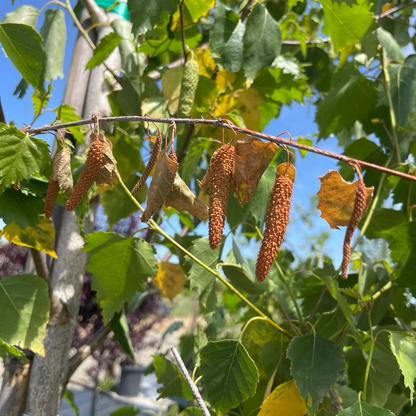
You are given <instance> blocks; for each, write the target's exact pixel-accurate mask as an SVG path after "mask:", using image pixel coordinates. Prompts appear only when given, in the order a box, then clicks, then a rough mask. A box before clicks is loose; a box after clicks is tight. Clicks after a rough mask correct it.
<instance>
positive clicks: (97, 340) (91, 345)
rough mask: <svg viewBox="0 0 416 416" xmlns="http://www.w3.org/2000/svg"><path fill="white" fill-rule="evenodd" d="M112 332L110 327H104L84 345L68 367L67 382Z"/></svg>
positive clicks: (71, 359)
mask: <svg viewBox="0 0 416 416" xmlns="http://www.w3.org/2000/svg"><path fill="white" fill-rule="evenodd" d="M110 332H111V328H110V326H109V325H106V326H102V327H101V328H100V329H99V330H98V331H97V332H96V333H95V334H94V335H93V336H92V338H91V339H90V340H89V341H88V342H87V343H86V344H85V345H83V346H82V347H81V348H80V349H79V350H78V351H77V352H76V353H75V355H74V356H73V357H71V358H70V360H69V366H68V374H67V381H69V379H70V378H71V376H72V374H74V372H75V370H76V369H77V368H78V367H79V366H80V365H81V364H82V363H83V361H84V360H85V359H86V358H87V357H89V356H90V355H91V354H92V353H93V352H94V351H95V349H96V348H97V347H98V346H99V345H100V344H101V343H102V342H103V341H104V339H105V338H106V337H107V335H108V334H109V333H110Z"/></svg>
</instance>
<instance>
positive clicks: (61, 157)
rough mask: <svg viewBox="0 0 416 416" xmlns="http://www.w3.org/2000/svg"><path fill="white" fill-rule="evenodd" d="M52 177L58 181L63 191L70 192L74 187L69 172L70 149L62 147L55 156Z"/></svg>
mask: <svg viewBox="0 0 416 416" xmlns="http://www.w3.org/2000/svg"><path fill="white" fill-rule="evenodd" d="M52 178H53V180H54V181H55V182H58V184H59V187H60V188H61V189H62V191H63V192H65V193H67V194H70V193H71V192H72V190H73V188H74V181H73V179H72V172H71V151H70V150H69V149H67V148H64V149H62V150H61V151H60V152H58V153H57V154H56V156H55V160H54V162H53V175H52Z"/></svg>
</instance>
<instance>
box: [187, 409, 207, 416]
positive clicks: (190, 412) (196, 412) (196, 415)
mask: <svg viewBox="0 0 416 416" xmlns="http://www.w3.org/2000/svg"><path fill="white" fill-rule="evenodd" d="M182 414H183V416H204V414H203V413H202V410H201V409H200V408H199V407H187V408H186V409H185V410H183V411H182Z"/></svg>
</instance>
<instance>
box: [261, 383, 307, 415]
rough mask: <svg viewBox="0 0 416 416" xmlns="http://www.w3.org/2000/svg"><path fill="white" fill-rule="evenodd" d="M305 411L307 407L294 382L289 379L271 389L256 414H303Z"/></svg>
mask: <svg viewBox="0 0 416 416" xmlns="http://www.w3.org/2000/svg"><path fill="white" fill-rule="evenodd" d="M307 413H308V409H307V408H306V406H305V402H304V400H303V399H302V396H301V395H300V393H299V390H298V389H297V387H296V384H295V382H294V381H293V380H290V381H286V383H283V384H280V386H277V387H276V388H275V389H274V390H273V391H272V393H271V394H270V396H269V397H268V398H267V399H266V400H265V401H264V402H263V404H262V405H261V409H260V412H259V414H258V415H257V416H303V415H306V414H307Z"/></svg>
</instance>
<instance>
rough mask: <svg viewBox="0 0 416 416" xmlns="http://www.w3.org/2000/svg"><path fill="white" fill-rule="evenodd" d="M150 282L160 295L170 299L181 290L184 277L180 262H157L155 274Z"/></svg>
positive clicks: (184, 280) (184, 281)
mask: <svg viewBox="0 0 416 416" xmlns="http://www.w3.org/2000/svg"><path fill="white" fill-rule="evenodd" d="M152 282H153V284H154V285H155V286H156V287H157V289H158V290H159V292H160V293H161V294H162V296H164V297H165V298H168V299H170V300H172V299H173V298H174V297H175V296H176V295H177V294H178V293H180V291H181V290H182V288H183V286H184V285H185V283H186V278H185V273H184V271H183V269H182V267H181V265H180V264H172V263H168V262H166V261H163V262H161V263H158V264H157V275H156V277H155V278H154V279H152Z"/></svg>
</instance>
